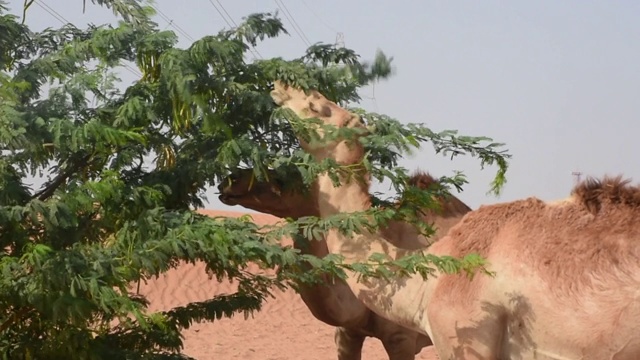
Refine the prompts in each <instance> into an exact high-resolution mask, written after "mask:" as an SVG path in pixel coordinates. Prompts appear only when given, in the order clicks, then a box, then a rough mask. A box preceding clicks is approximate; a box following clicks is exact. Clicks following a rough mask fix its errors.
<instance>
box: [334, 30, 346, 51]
mask: <svg viewBox="0 0 640 360" xmlns="http://www.w3.org/2000/svg"><path fill="white" fill-rule="evenodd" d="M336 47H337V48H343V47H344V33H342V32H339V33H337V34H336Z"/></svg>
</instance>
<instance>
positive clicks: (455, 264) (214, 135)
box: [0, 0, 508, 359]
mask: <svg viewBox="0 0 640 360" xmlns="http://www.w3.org/2000/svg"><path fill="white" fill-rule="evenodd" d="M83 2H84V1H83ZM92 2H93V3H97V4H99V5H103V6H107V7H109V8H110V9H112V10H113V11H114V13H115V14H117V15H118V16H120V17H121V18H122V21H120V22H119V23H118V24H117V26H109V25H103V26H93V25H92V26H88V27H87V28H86V29H80V28H78V27H76V26H74V25H72V24H67V25H65V26H63V27H61V28H59V29H51V28H49V29H45V30H44V31H41V32H33V31H31V30H30V29H29V28H28V27H27V26H26V25H25V24H23V22H22V21H20V19H19V18H18V17H16V16H14V15H12V14H11V13H9V12H8V9H7V7H6V5H5V4H4V3H2V2H0V65H1V66H2V72H0V150H1V151H2V157H1V158H0V247H1V248H2V253H1V254H0V272H1V274H2V277H1V278H0V353H2V355H3V357H4V358H11V359H45V358H46V359H138V358H148V359H161V358H162V359H170V358H172V359H184V358H187V357H186V356H185V355H183V354H181V353H180V350H181V348H182V341H181V336H180V331H181V330H182V329H185V328H188V327H189V326H190V325H191V324H192V323H193V322H194V321H214V320H215V319H220V318H221V317H228V316H232V315H233V314H235V313H241V312H250V311H255V310H259V309H260V306H261V304H262V301H263V300H264V299H265V298H266V297H268V296H270V291H271V289H273V288H283V287H285V286H296V284H299V283H300V282H309V281H316V280H317V279H318V276H317V275H318V274H320V273H323V272H330V273H333V274H335V275H337V276H342V275H343V269H344V268H345V266H343V265H341V264H340V263H339V261H338V260H339V259H338V257H335V256H329V257H327V258H325V259H317V258H314V257H312V256H308V255H305V256H301V255H299V254H298V253H297V252H296V251H294V250H293V249H291V248H283V247H281V246H279V245H278V244H277V241H278V240H279V239H280V238H282V237H283V236H290V235H291V234H295V233H296V232H297V229H298V227H299V226H303V227H304V226H307V227H308V229H309V231H308V235H309V236H308V237H310V238H311V237H319V236H321V234H322V232H323V231H325V230H326V229H328V228H330V227H335V226H339V227H341V228H342V231H345V232H351V231H360V230H361V229H363V228H369V229H374V228H375V227H377V226H378V225H379V224H380V223H384V222H385V221H387V220H388V219H391V218H404V219H408V220H410V221H415V217H412V216H411V214H415V209H417V208H419V207H423V206H429V204H431V203H432V202H431V201H430V199H431V197H430V196H429V194H428V193H426V192H423V191H416V189H411V188H406V180H407V175H406V172H405V170H404V169H400V168H397V161H398V159H399V158H400V157H401V156H402V155H403V154H405V153H407V152H409V151H411V150H412V149H416V148H418V147H419V146H420V145H421V143H424V142H431V143H432V144H433V145H434V146H435V148H436V150H437V151H438V152H442V153H444V154H449V155H451V156H457V155H461V154H470V155H472V156H477V157H478V158H480V160H481V161H482V163H483V164H489V165H490V164H494V163H495V164H497V165H498V167H499V170H498V175H497V176H496V179H495V182H494V184H493V189H494V190H495V191H497V190H498V189H499V188H500V186H501V185H502V184H503V183H504V181H505V178H504V172H505V171H506V168H507V162H506V159H507V158H508V155H507V154H505V153H504V152H503V151H501V150H499V147H500V146H501V144H494V143H490V144H486V143H487V142H488V141H490V139H487V138H475V137H459V136H456V133H455V132H451V131H447V132H441V133H436V132H433V131H431V130H430V129H428V128H427V127H425V126H423V125H421V124H409V125H404V124H402V123H401V122H399V121H397V120H395V119H392V118H389V117H387V116H384V115H380V114H370V113H365V112H364V110H357V111H360V112H362V114H363V117H364V118H366V119H367V121H368V122H369V123H370V124H373V125H375V127H376V129H377V130H376V131H375V132H374V133H373V134H371V135H369V136H367V137H366V138H364V140H363V141H364V143H365V145H366V147H367V150H368V151H369V153H368V157H367V164H366V165H367V167H368V169H370V171H371V172H372V173H373V174H374V176H376V177H377V178H379V179H382V178H384V177H387V178H390V179H391V180H392V182H393V184H394V186H396V189H397V190H398V194H401V196H402V199H403V201H402V204H403V206H401V207H400V209H399V210H397V211H394V210H392V209H380V208H374V209H372V211H371V212H367V213H364V214H351V215H349V216H348V217H346V216H341V217H340V216H338V217H336V218H331V219H324V220H319V219H300V221H299V222H297V223H296V222H294V223H290V224H287V225H286V226H284V227H280V228H269V229H261V228H259V227H258V226H256V225H255V224H254V223H252V222H251V221H250V220H249V219H245V218H241V219H226V218H209V217H206V216H203V215H200V214H198V213H197V212H195V211H194V210H192V209H193V208H198V207H202V206H203V197H204V189H205V188H206V187H207V186H211V185H215V184H216V183H217V182H219V181H220V180H221V179H222V178H223V177H225V176H226V175H228V174H229V173H230V172H232V171H234V170H235V169H237V168H239V167H252V168H253V169H255V175H256V178H257V179H258V181H259V180H260V179H264V176H265V174H266V173H265V171H264V170H265V169H268V168H270V169H275V170H276V171H277V172H278V173H279V174H286V173H290V172H297V173H298V174H300V175H301V176H302V178H303V179H304V180H305V182H306V183H307V184H308V183H310V182H311V181H312V180H313V179H314V178H315V176H316V175H317V174H318V173H319V172H321V171H332V172H333V171H337V166H336V164H335V163H331V162H330V161H325V162H323V163H316V162H314V161H313V159H312V158H311V157H310V156H308V154H305V153H304V152H302V151H301V150H300V147H299V145H298V142H297V140H296V138H295V136H294V134H293V131H292V130H293V128H292V123H291V122H286V121H274V119H275V117H274V116H273V115H274V110H275V106H274V104H273V103H272V100H271V98H270V97H269V90H270V86H271V84H272V82H273V80H275V79H281V80H283V81H286V82H289V83H293V84H295V85H299V86H301V87H303V88H308V87H314V88H317V89H319V90H320V91H321V92H322V93H323V94H325V95H326V96H327V97H329V98H330V99H332V100H334V101H336V102H338V103H340V104H343V105H345V106H346V104H347V103H349V102H354V101H357V100H359V97H358V93H357V91H358V89H359V88H361V87H362V86H365V85H367V84H369V83H370V82H372V81H376V80H378V79H383V78H386V77H388V76H390V75H391V73H392V71H391V66H390V63H391V59H390V58H387V57H386V56H385V55H384V54H383V53H381V52H379V53H378V54H377V55H376V57H375V60H374V61H373V62H371V63H367V62H362V61H360V60H359V56H358V55H357V54H355V53H354V52H353V51H351V50H349V49H341V48H335V47H333V46H331V45H325V44H315V45H313V46H311V47H310V48H309V49H308V50H307V51H306V53H305V54H303V55H302V56H301V57H299V58H296V59H293V60H284V59H282V58H273V59H264V60H255V61H253V62H248V61H246V60H245V58H246V53H247V51H248V50H249V49H250V47H251V46H252V45H255V44H257V43H258V42H259V41H262V40H264V39H266V38H272V37H277V36H279V35H281V34H285V33H286V31H285V29H284V27H283V25H282V23H281V21H280V20H279V19H278V18H277V17H276V16H275V15H273V14H268V13H266V14H252V15H249V16H248V17H247V18H246V19H244V22H243V23H242V24H240V25H239V26H238V28H236V29H232V30H225V31H220V32H218V33H217V34H214V35H209V36H205V37H203V38H201V39H197V40H196V41H195V42H194V43H193V44H191V46H189V47H188V48H186V49H181V48H178V47H176V43H177V37H176V35H175V34H174V33H173V32H171V31H161V30H159V29H158V28H157V26H156V24H155V23H154V22H153V21H151V20H150V16H151V15H152V14H153V11H152V9H151V8H149V7H146V6H143V5H142V4H141V2H140V1H136V0H109V1H108V0H93V1H92ZM31 3H33V1H27V2H25V9H24V10H25V14H26V13H27V11H26V10H27V8H28V6H29V5H30V4H31ZM125 61H126V62H131V63H134V64H135V65H137V67H138V68H139V70H140V72H141V73H142V76H141V78H140V79H138V80H136V81H135V82H134V83H133V84H131V85H129V86H125V85H124V84H122V83H121V81H120V79H119V78H118V76H117V67H118V66H119V65H121V64H122V63H123V62H125ZM122 89H123V90H122ZM276 113H277V112H276ZM343 170H344V169H343ZM43 174H46V176H47V177H48V179H47V181H46V182H45V183H44V185H43V186H41V187H40V188H33V187H32V186H31V185H29V184H28V177H29V176H31V177H34V176H42V175H43ZM443 180H446V181H448V182H450V183H452V184H454V185H456V186H461V185H462V184H463V183H464V178H463V177H462V176H457V177H455V178H452V179H443ZM427 230H428V229H425V231H427ZM418 260H420V259H418ZM418 260H416V259H409V258H406V259H401V260H398V261H395V262H393V263H392V264H387V265H389V266H393V267H394V268H397V267H400V268H402V269H404V271H405V272H407V273H411V272H419V273H421V274H423V275H425V276H426V275H429V274H430V273H431V271H432V270H433V266H435V267H438V268H441V269H444V270H447V271H459V270H465V271H470V269H471V267H474V266H476V265H478V266H481V265H482V262H481V261H480V260H479V259H477V258H469V259H462V260H460V259H439V258H435V257H432V258H427V259H421V261H418ZM424 260H426V261H424ZM196 261H202V262H204V263H206V266H207V269H208V270H209V271H210V272H211V273H212V274H215V276H216V277H217V278H218V279H223V278H226V279H233V280H234V281H237V282H238V284H239V288H238V291H237V292H236V293H234V294H230V295H224V296H222V295H221V296H217V297H215V298H213V299H210V300H208V301H204V302H199V303H191V304H188V305H186V306H183V307H178V308H174V309H170V310H167V311H160V312H151V311H149V310H148V309H147V305H148V304H147V303H146V300H145V299H144V298H141V297H140V296H138V295H136V294H135V293H134V292H133V291H132V290H131V284H133V283H135V282H137V281H139V280H140V279H143V278H149V277H151V276H155V275H159V274H162V273H164V272H166V271H168V270H169V269H171V268H173V267H176V266H178V264H180V263H181V262H190V263H193V262H196ZM372 262H373V265H374V267H373V268H372V267H370V266H369V267H368V266H367V265H366V264H355V265H353V266H351V267H350V268H351V269H353V270H356V271H360V272H363V273H364V274H365V275H367V276H384V275H385V274H386V272H385V271H388V270H385V266H381V265H380V264H383V263H384V261H383V260H381V259H378V258H376V259H372ZM249 263H256V264H259V265H260V266H261V267H263V268H268V269H278V270H279V271H278V272H277V273H276V274H275V275H273V276H265V275H255V274H250V273H248V272H247V271H246V269H247V264H249ZM309 265H311V267H309ZM301 269H305V271H304V272H303V271H301ZM372 269H373V270H372ZM114 323H115V324H116V325H114Z"/></svg>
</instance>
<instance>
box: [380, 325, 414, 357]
mask: <svg viewBox="0 0 640 360" xmlns="http://www.w3.org/2000/svg"><path fill="white" fill-rule="evenodd" d="M381 341H382V345H383V346H384V349H385V350H386V351H387V355H389V360H414V359H415V358H416V336H415V333H413V332H409V331H396V332H394V333H392V334H390V335H389V336H386V337H385V338H384V339H381Z"/></svg>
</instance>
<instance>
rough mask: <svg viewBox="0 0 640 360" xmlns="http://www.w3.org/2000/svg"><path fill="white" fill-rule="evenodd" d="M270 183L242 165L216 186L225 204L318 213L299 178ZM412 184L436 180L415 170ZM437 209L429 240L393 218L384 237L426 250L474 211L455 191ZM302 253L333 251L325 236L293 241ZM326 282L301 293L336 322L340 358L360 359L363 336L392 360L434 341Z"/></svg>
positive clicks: (339, 284)
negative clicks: (375, 340)
mask: <svg viewBox="0 0 640 360" xmlns="http://www.w3.org/2000/svg"><path fill="white" fill-rule="evenodd" d="M267 175H268V176H267V179H268V180H266V181H257V180H256V181H254V179H253V170H251V169H242V170H240V171H238V172H235V173H234V174H232V175H230V176H229V177H228V178H227V179H225V180H223V182H222V183H221V184H220V185H219V186H218V190H219V191H220V194H221V195H220V196H219V199H220V201H221V202H222V203H224V204H226V205H230V206H233V205H241V206H243V207H245V208H249V209H252V210H255V211H259V212H262V213H268V214H271V215H274V216H278V217H281V218H287V217H289V218H293V219H298V218H300V217H304V216H319V215H320V214H319V211H318V206H317V204H318V200H317V199H315V198H314V197H313V195H314V192H313V188H312V191H309V192H308V193H306V194H305V193H303V192H302V191H300V190H299V189H301V188H302V187H303V184H302V179H301V178H293V179H291V178H289V179H287V183H286V184H283V182H282V181H280V179H279V178H278V175H277V174H276V173H275V171H273V170H268V172H267ZM408 183H409V185H412V186H416V187H419V188H421V189H427V188H429V187H430V186H432V185H433V184H436V183H437V181H436V180H435V179H434V178H433V177H432V176H431V175H429V174H427V173H422V172H416V173H415V174H414V175H413V176H412V177H411V178H410V179H409V181H408ZM436 200H437V201H438V205H439V209H440V210H439V211H434V210H431V209H429V210H424V211H423V216H422V220H423V221H424V222H426V223H429V224H431V225H432V227H433V228H434V229H435V233H434V234H432V235H431V236H430V237H429V239H428V241H427V239H426V238H425V237H424V236H422V235H420V234H419V233H418V230H417V229H416V227H415V226H413V225H411V224H409V223H405V222H400V221H390V222H389V223H388V224H387V226H384V227H382V228H381V232H382V234H383V237H384V238H385V239H387V240H388V241H390V242H391V243H392V244H394V245H396V246H398V247H401V248H407V249H418V248H425V247H426V246H428V245H429V243H430V242H433V241H437V240H438V239H439V238H440V237H442V236H443V235H444V234H446V233H447V231H448V230H449V229H450V228H451V227H452V226H453V225H454V224H455V223H456V222H458V221H459V220H460V219H461V218H462V216H463V215H464V214H466V213H467V212H469V211H471V209H470V208H469V207H468V206H467V205H466V204H464V203H463V202H462V201H460V200H459V199H458V198H456V197H455V196H453V195H450V196H447V197H438V198H436ZM294 247H295V248H297V249H299V250H300V251H301V252H302V253H306V254H312V255H315V256H317V257H324V256H326V255H327V254H328V253H329V252H328V250H327V244H326V242H325V241H324V240H318V241H311V242H310V243H309V244H308V247H307V246H301V244H300V243H298V242H294ZM323 283H324V284H323V285H308V286H303V287H301V288H300V290H299V292H300V296H301V298H302V300H303V301H304V303H305V304H306V305H307V307H308V308H309V310H310V311H311V313H312V314H313V315H314V316H315V317H316V318H317V319H318V320H320V321H322V322H324V323H326V324H329V325H332V326H336V330H335V336H334V340H335V343H336V347H337V350H338V359H339V360H359V359H361V353H362V346H363V342H364V339H365V337H367V336H372V337H375V338H378V339H380V341H381V342H382V344H383V346H384V348H385V350H386V352H387V354H388V355H389V359H391V360H405V359H406V360H413V359H415V354H417V353H419V352H420V351H421V350H422V348H423V347H425V346H429V345H431V339H429V338H428V337H426V336H425V335H423V334H420V333H418V332H415V331H413V330H409V329H407V328H405V327H403V326H400V325H397V324H395V323H393V322H391V321H389V320H387V319H385V318H383V317H380V316H378V315H376V314H375V313H374V312H372V311H371V310H369V309H368V308H367V307H365V306H364V305H363V304H362V303H361V302H360V301H359V300H358V299H356V297H355V296H354V295H353V292H352V291H351V289H349V287H348V286H347V285H346V284H345V283H344V281H342V280H340V279H334V280H330V279H324V281H323Z"/></svg>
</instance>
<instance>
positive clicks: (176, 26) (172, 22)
mask: <svg viewBox="0 0 640 360" xmlns="http://www.w3.org/2000/svg"><path fill="white" fill-rule="evenodd" d="M150 5H151V7H153V8H154V9H155V11H157V12H158V15H160V17H162V18H163V19H164V21H166V22H167V23H168V24H169V25H170V26H171V27H173V28H174V29H176V31H177V32H179V33H180V34H181V35H182V36H184V37H186V38H187V39H189V41H191V42H195V39H194V38H193V37H191V35H189V33H187V32H186V31H185V30H184V29H183V28H182V27H181V26H180V25H178V24H177V23H176V22H175V21H173V19H171V18H169V17H168V16H167V14H165V13H163V12H162V10H160V7H158V6H157V5H153V4H150Z"/></svg>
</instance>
